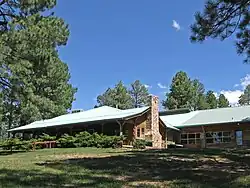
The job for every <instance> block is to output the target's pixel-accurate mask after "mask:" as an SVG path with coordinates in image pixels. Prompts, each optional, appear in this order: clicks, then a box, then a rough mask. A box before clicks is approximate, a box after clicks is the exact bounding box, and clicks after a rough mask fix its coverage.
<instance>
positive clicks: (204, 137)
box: [201, 126, 207, 148]
mask: <svg viewBox="0 0 250 188" xmlns="http://www.w3.org/2000/svg"><path fill="white" fill-rule="evenodd" d="M201 128H202V132H203V141H202V142H201V143H202V145H201V147H202V148H206V147H207V139H206V131H205V129H204V126H201Z"/></svg>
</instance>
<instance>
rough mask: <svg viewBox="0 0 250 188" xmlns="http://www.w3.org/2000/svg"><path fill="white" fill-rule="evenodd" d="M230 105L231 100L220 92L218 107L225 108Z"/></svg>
mask: <svg viewBox="0 0 250 188" xmlns="http://www.w3.org/2000/svg"><path fill="white" fill-rule="evenodd" d="M225 107H229V101H228V100H227V98H226V97H225V95H223V94H220V96H219V99H218V108H225Z"/></svg>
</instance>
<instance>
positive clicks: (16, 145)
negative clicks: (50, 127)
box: [0, 131, 123, 150]
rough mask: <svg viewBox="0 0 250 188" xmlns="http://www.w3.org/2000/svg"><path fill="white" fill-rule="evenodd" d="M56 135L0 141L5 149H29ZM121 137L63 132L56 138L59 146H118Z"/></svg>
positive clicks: (38, 147)
mask: <svg viewBox="0 0 250 188" xmlns="http://www.w3.org/2000/svg"><path fill="white" fill-rule="evenodd" d="M53 140H56V137H54V136H49V135H47V134H43V135H42V136H41V137H40V138H39V139H31V140H28V141H24V140H21V139H18V138H9V139H6V140H5V141H3V142H1V143H0V146H3V147H2V148H3V149H5V150H10V149H12V150H31V149H32V146H33V143H34V142H43V141H53ZM122 141H123V137H121V136H106V135H102V134H101V135H99V134H97V133H93V134H90V133H88V132H86V131H85V132H80V133H79V134H76V135H75V136H70V135H68V134H64V135H63V136H61V138H59V139H57V140H56V143H57V147H59V148H76V147H98V148H111V147H112V148H118V147H122ZM43 147H44V146H43V145H39V144H37V145H36V149H42V148H43Z"/></svg>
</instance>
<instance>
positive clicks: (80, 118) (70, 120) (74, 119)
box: [9, 106, 149, 132]
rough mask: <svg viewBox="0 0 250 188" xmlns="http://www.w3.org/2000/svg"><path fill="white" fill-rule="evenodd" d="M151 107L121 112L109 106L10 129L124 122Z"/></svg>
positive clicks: (16, 130) (21, 129)
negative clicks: (108, 121) (112, 121)
mask: <svg viewBox="0 0 250 188" xmlns="http://www.w3.org/2000/svg"><path fill="white" fill-rule="evenodd" d="M148 109H149V107H142V108H134V109H128V110H119V109H117V108H112V107H108V106H103V107H99V108H94V109H91V110H87V111H83V112H78V113H73V114H65V115H62V116H58V117H55V118H52V119H48V120H42V121H36V122H33V123H31V124H28V125H25V126H21V127H17V128H14V129H10V130H9V131H10V132H18V131H25V130H32V129H39V128H47V127H54V126H61V125H70V124H76V123H87V122H97V121H107V120H122V119H126V118H130V117H133V116H136V115H140V114H142V113H144V112H146V111H147V110H148Z"/></svg>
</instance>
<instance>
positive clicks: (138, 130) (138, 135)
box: [137, 128, 141, 137]
mask: <svg viewBox="0 0 250 188" xmlns="http://www.w3.org/2000/svg"><path fill="white" fill-rule="evenodd" d="M140 136H141V135H140V128H137V137H140Z"/></svg>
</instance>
